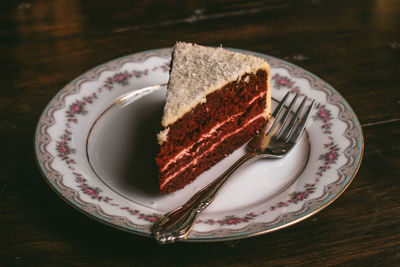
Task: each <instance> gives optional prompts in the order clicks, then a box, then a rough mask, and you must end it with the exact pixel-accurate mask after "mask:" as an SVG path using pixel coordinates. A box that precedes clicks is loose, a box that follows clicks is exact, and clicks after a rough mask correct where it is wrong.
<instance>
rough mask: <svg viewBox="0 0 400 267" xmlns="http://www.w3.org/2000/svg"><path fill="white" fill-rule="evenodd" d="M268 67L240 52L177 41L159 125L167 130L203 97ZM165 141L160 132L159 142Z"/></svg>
mask: <svg viewBox="0 0 400 267" xmlns="http://www.w3.org/2000/svg"><path fill="white" fill-rule="evenodd" d="M260 68H263V69H265V70H266V71H267V72H269V65H268V64H267V63H266V62H265V61H264V60H262V59H260V58H257V57H254V56H249V55H244V54H242V53H237V52H232V51H228V50H225V49H223V48H221V47H218V48H212V47H204V46H200V45H196V44H190V43H183V42H178V43H177V44H176V45H175V47H174V53H173V63H172V69H171V73H170V77H169V82H168V89H167V96H166V104H165V107H164V115H163V118H162V125H163V126H164V127H165V128H167V127H168V126H169V125H171V124H173V123H174V122H176V121H177V120H178V119H179V118H181V117H182V116H183V115H184V114H185V113H186V112H188V111H190V110H191V109H193V108H194V107H195V106H196V105H197V104H199V103H204V102H206V96H207V95H208V94H210V93H212V92H214V91H215V90H217V89H219V88H221V87H222V86H224V85H225V84H227V83H230V82H232V81H235V80H237V79H239V78H240V77H241V76H242V75H243V74H244V73H254V72H256V71H257V70H258V69H260ZM165 140H166V133H160V135H159V142H160V143H162V142H163V141H165Z"/></svg>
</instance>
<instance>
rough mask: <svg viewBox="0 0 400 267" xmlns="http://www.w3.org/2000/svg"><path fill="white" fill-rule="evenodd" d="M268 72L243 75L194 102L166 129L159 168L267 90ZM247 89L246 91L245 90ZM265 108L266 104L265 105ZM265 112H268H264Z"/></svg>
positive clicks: (159, 155) (245, 107) (261, 71)
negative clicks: (185, 112)
mask: <svg viewBox="0 0 400 267" xmlns="http://www.w3.org/2000/svg"><path fill="white" fill-rule="evenodd" d="M267 78H268V77H267V73H266V72H265V71H264V70H259V71H257V73H252V74H244V75H243V76H242V77H241V79H239V80H238V81H235V82H231V83H228V84H227V85H225V86H224V87H223V88H222V89H221V90H218V91H216V92H214V93H212V94H210V95H208V96H207V102H206V103H201V104H199V105H197V106H196V107H195V108H194V110H193V111H191V112H189V113H187V114H185V116H184V117H183V118H181V119H180V120H178V121H177V122H176V123H175V124H173V125H171V126H170V127H169V128H167V131H168V133H167V135H166V136H167V137H166V141H164V142H163V143H162V146H161V149H160V153H159V154H158V156H157V159H156V161H157V164H158V166H160V167H162V165H163V163H165V162H168V160H169V158H173V157H175V156H176V155H177V154H178V153H179V152H180V151H182V150H184V149H185V148H186V147H188V146H190V145H192V144H193V143H195V142H197V141H198V140H199V139H200V138H201V136H203V135H204V134H205V133H208V132H209V131H210V130H211V129H212V128H213V127H215V125H216V124H218V123H220V122H221V121H224V120H226V118H229V117H231V116H233V115H235V114H238V113H240V112H245V111H246V109H247V108H248V106H249V104H250V102H251V101H252V100H253V101H254V98H255V97H257V96H259V95H260V94H262V93H267V85H266V82H265V81H266V79H267ZM244 88H246V90H244ZM264 107H265V109H266V110H267V107H268V103H265V105H264ZM265 113H266V114H267V111H266V112H265Z"/></svg>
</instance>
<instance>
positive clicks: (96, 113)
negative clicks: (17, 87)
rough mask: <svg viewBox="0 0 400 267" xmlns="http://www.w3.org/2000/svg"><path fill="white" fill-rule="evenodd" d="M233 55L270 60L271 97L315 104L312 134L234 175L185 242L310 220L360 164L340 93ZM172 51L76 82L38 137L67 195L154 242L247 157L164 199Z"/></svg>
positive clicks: (287, 66) (48, 175)
mask: <svg viewBox="0 0 400 267" xmlns="http://www.w3.org/2000/svg"><path fill="white" fill-rule="evenodd" d="M233 50H236V51H240V52H243V53H248V54H253V55H255V56H258V57H260V58H264V59H266V60H267V61H268V62H269V63H270V65H271V72H272V75H271V76H272V80H271V86H272V96H273V98H274V99H276V100H278V101H279V100H280V99H281V98H282V97H283V96H284V94H285V93H286V92H287V91H292V92H300V93H301V95H304V96H306V97H307V98H308V99H309V100H308V101H310V100H311V99H315V100H316V102H317V107H316V109H315V110H314V112H313V116H312V120H311V121H312V122H311V123H310V124H309V126H308V128H307V134H305V135H303V137H302V139H301V140H300V142H299V143H298V144H297V145H296V146H295V148H294V149H293V150H292V151H291V152H290V153H289V154H288V155H287V156H286V157H285V158H283V159H279V160H259V161H257V162H255V163H252V164H250V165H247V166H245V167H243V168H241V169H239V170H238V171H237V172H236V173H235V174H234V175H233V176H232V177H231V178H230V180H229V181H228V182H227V183H226V184H225V185H224V187H223V189H222V190H221V191H220V192H219V194H218V196H217V198H216V200H215V201H214V202H213V203H212V205H210V206H209V207H208V208H207V209H206V210H204V212H203V213H202V214H201V215H200V216H199V218H198V220H197V222H196V224H195V225H194V228H193V231H192V232H191V233H190V235H189V237H188V241H220V240H230V239H238V238H244V237H249V236H253V235H258V234H262V233H267V232H271V231H274V230H277V229H280V228H283V227H286V226H289V225H292V224H294V223H296V222H299V221H301V220H303V219H305V218H308V217H309V216H311V215H313V214H315V213H316V212H318V211H320V210H322V209H323V208H325V207H326V206H328V205H329V204H330V203H332V202H333V201H334V200H335V199H336V198H337V197H338V196H339V195H340V194H341V193H343V192H344V190H345V189H346V188H347V186H348V185H349V184H350V182H351V181H352V179H353V178H354V176H355V174H356V172H357V170H358V168H359V166H360V163H361V158H362V152H363V136H362V131H361V127H360V124H359V122H358V120H357V117H356V115H355V114H354V112H353V111H352V109H351V107H350V106H349V105H348V104H347V102H346V101H345V100H344V99H343V97H341V96H340V95H339V94H338V92H337V91H335V90H334V89H333V88H332V87H331V86H330V85H329V84H327V83H325V82H324V81H322V80H321V79H319V78H318V77H316V76H315V75H313V74H311V73H309V72H307V71H305V70H304V69H302V68H299V67H297V66H295V65H293V64H291V63H288V62H286V61H283V60H280V59H277V58H274V57H270V56H267V55H263V54H260V53H254V52H249V51H243V50H238V49H233ZM170 55H171V49H169V48H166V49H159V50H152V51H145V52H141V53H137V54H133V55H129V56H125V57H122V58H119V59H116V60H113V61H110V62H108V63H106V64H103V65H101V66H98V67H96V68H94V69H92V70H90V71H88V72H86V73H84V74H83V75H81V76H79V77H78V78H76V79H75V80H73V81H72V82H70V83H69V84H68V85H67V86H65V87H64V88H63V89H62V90H61V91H60V92H59V93H58V94H57V95H56V96H55V97H54V98H53V99H52V100H51V102H50V103H49V104H48V106H47V107H46V108H45V110H44V111H43V114H42V115H41V117H40V120H39V123H38V126H37V129H36V136H35V152H36V159H37V162H38V165H39V168H40V170H41V171H42V173H43V176H44V178H45V179H46V181H47V182H48V183H49V184H50V186H51V187H52V188H53V189H54V190H55V191H56V192H57V193H59V194H60V195H61V196H62V198H63V199H65V200H66V201H67V202H68V203H70V204H71V205H72V206H74V207H75V208H77V209H78V210H80V211H82V212H84V213H85V214H87V215H89V216H91V217H93V218H95V219H97V220H99V221H101V222H103V223H106V224H109V225H111V226H114V227H117V228H120V229H123V230H126V231H128V232H131V233H135V234H142V235H147V236H150V228H151V226H152V224H153V223H154V221H156V220H157V218H158V217H159V216H160V215H162V214H164V213H165V212H167V211H169V210H171V209H173V208H175V207H177V206H179V205H181V204H183V203H184V202H185V201H186V200H188V199H189V198H190V197H191V196H192V195H193V194H194V193H195V192H197V191H198V190H199V189H200V188H202V187H204V186H205V185H206V184H208V183H209V182H211V181H212V180H213V179H214V178H215V177H217V175H218V174H220V173H222V172H223V171H224V170H225V169H226V168H227V167H228V166H229V165H230V164H232V163H233V162H234V161H235V160H236V159H237V158H239V157H240V156H241V155H242V154H243V153H244V151H245V149H244V147H242V148H240V149H238V150H237V151H235V152H234V153H233V154H232V155H230V156H229V157H227V158H225V159H224V160H223V161H221V162H220V163H218V164H217V165H216V166H214V167H213V168H211V169H210V170H209V171H207V172H205V173H203V174H202V175H201V176H199V177H198V178H197V179H196V180H195V181H194V182H193V183H192V184H190V185H188V186H186V187H185V188H184V189H182V190H179V191H177V192H174V193H171V194H166V195H160V194H159V193H158V180H157V167H156V165H155V161H154V158H155V155H156V153H157V150H158V145H157V141H156V133H157V132H158V131H159V130H160V127H161V126H160V121H161V115H162V109H163V102H164V98H165V83H166V82H167V81H168V71H169V63H170ZM275 102H276V101H275ZM275 104H276V103H274V105H275Z"/></svg>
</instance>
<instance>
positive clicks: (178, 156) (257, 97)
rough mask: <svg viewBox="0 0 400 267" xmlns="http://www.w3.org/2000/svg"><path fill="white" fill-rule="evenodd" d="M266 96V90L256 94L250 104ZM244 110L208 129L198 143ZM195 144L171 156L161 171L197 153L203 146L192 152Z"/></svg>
mask: <svg viewBox="0 0 400 267" xmlns="http://www.w3.org/2000/svg"><path fill="white" fill-rule="evenodd" d="M264 96H265V92H263V93H261V94H260V95H258V96H255V97H254V98H253V99H252V100H251V101H250V102H249V106H250V105H251V104H253V103H254V101H256V100H257V99H259V98H261V97H264ZM244 112H245V111H243V112H239V113H236V114H235V115H233V116H230V117H228V118H227V119H226V120H225V121H223V122H220V123H217V124H216V125H215V126H214V127H213V128H211V129H210V131H208V132H207V133H204V134H203V135H202V136H201V137H200V138H199V140H197V142H196V143H200V142H202V141H203V140H206V139H208V138H210V137H212V136H213V134H214V133H215V132H216V131H217V130H218V129H219V128H220V127H221V126H223V125H224V124H226V123H228V122H230V121H231V120H233V119H235V118H236V117H238V116H241V115H243V113H244ZM264 115H265V117H267V113H264ZM194 145H195V144H194V143H193V144H192V145H190V146H189V147H187V148H185V149H183V150H182V151H181V152H179V153H178V154H177V155H175V157H173V158H171V159H170V161H169V162H167V163H166V164H165V165H164V167H162V168H160V171H161V172H163V171H165V170H166V169H167V168H168V166H169V165H171V164H173V163H175V162H177V161H178V160H180V159H181V158H183V157H184V156H188V155H191V154H195V153H197V152H198V150H200V148H201V146H199V147H198V148H197V151H194V152H192V153H190V152H189V151H190V150H191V149H192V148H193V146H194Z"/></svg>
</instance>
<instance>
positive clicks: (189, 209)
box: [151, 93, 315, 244]
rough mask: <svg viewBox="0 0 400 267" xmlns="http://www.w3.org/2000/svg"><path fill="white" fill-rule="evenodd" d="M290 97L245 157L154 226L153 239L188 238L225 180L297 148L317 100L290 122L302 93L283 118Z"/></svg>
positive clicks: (255, 138)
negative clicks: (243, 168)
mask: <svg viewBox="0 0 400 267" xmlns="http://www.w3.org/2000/svg"><path fill="white" fill-rule="evenodd" d="M288 96H289V93H287V94H286V95H285V96H284V98H283V99H282V101H281V102H280V103H279V105H278V107H277V108H276V109H275V111H274V113H273V114H272V116H271V118H270V119H269V120H268V122H267V123H266V124H265V126H264V127H263V129H262V131H260V133H259V134H258V135H257V136H255V137H254V138H253V139H252V140H250V142H249V143H248V144H247V153H246V154H245V155H243V156H242V157H241V158H240V159H238V160H237V161H236V162H235V163H234V164H233V165H232V166H231V167H230V168H229V169H227V170H226V171H225V172H224V173H223V174H221V175H220V176H219V177H218V178H217V179H215V180H214V181H213V182H211V183H210V184H208V185H207V186H206V187H204V188H203V189H202V190H200V191H199V192H197V193H196V194H194V195H193V197H192V198H190V199H189V201H187V202H186V203H185V204H184V205H182V206H181V207H178V208H177V209H175V210H172V211H170V212H168V213H166V214H165V215H164V216H162V217H161V218H160V219H158V220H157V221H156V222H155V223H154V225H153V226H152V228H151V231H152V235H153V237H154V238H155V239H156V240H157V241H158V242H159V243H161V244H165V243H173V242H176V241H179V240H182V239H186V238H187V236H188V235H189V233H190V231H191V229H192V227H193V224H194V222H195V219H196V217H197V216H198V215H199V213H200V212H202V211H203V210H204V209H205V208H206V207H207V206H209V205H210V204H211V202H212V201H213V200H214V199H215V196H216V194H217V192H218V191H219V189H220V188H221V187H222V185H223V184H224V183H225V181H226V180H228V178H229V177H230V176H231V174H232V173H234V172H235V171H236V170H237V169H238V168H239V167H240V166H242V165H243V164H244V163H249V162H252V161H254V160H257V159H260V158H270V159H278V158H282V157H283V156H284V155H285V154H286V153H288V152H289V151H290V150H291V149H292V148H293V147H294V145H295V144H296V142H297V141H298V139H299V138H300V136H301V135H302V133H303V131H304V128H305V126H306V123H307V120H308V118H309V117H310V114H311V111H312V109H313V107H314V105H315V101H314V100H313V101H312V103H311V105H310V106H309V107H308V109H307V111H306V112H305V114H304V115H303V116H302V117H301V119H299V117H300V114H301V112H302V110H303V108H304V105H305V102H306V97H305V98H304V99H303V101H302V102H301V104H300V106H299V107H298V108H297V110H296V111H295V113H294V114H293V116H292V118H291V120H290V121H289V122H288V119H289V115H290V113H291V111H292V109H293V106H294V105H295V103H296V100H297V99H298V97H299V94H296V95H295V97H294V98H293V100H292V101H291V103H290V104H289V106H288V107H287V109H286V111H285V112H283V115H282V111H283V107H284V105H285V102H286V100H287V98H288Z"/></svg>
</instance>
